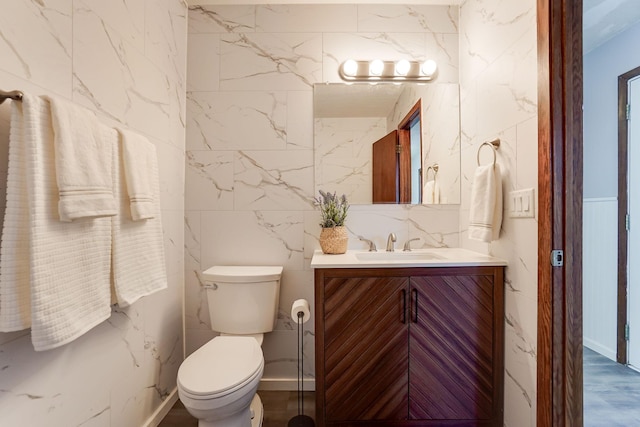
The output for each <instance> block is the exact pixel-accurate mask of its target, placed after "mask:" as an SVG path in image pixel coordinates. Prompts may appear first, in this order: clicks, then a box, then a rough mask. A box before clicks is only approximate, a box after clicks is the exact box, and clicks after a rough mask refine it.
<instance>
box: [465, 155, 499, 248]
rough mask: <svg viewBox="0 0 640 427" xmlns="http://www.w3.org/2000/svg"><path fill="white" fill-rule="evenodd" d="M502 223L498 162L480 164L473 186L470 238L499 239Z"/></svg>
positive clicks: (488, 240) (487, 240)
mask: <svg viewBox="0 0 640 427" xmlns="http://www.w3.org/2000/svg"><path fill="white" fill-rule="evenodd" d="M501 225H502V178H501V175H500V167H499V166H498V165H497V164H496V165H494V164H489V165H484V166H479V167H478V168H477V169H476V172H475V175H474V177H473V184H472V186H471V211H470V213H469V238H470V239H474V240H480V241H483V242H491V241H492V240H497V239H498V237H499V235H500V227H501Z"/></svg>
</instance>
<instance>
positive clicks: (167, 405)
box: [142, 387, 178, 427]
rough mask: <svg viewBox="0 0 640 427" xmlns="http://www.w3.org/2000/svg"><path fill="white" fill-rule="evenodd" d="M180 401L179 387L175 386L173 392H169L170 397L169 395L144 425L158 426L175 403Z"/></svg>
mask: <svg viewBox="0 0 640 427" xmlns="http://www.w3.org/2000/svg"><path fill="white" fill-rule="evenodd" d="M177 401H178V387H176V388H174V389H173V391H172V392H171V393H169V397H167V398H166V399H165V400H164V402H162V404H161V405H160V406H159V407H158V409H156V410H155V412H154V413H153V414H151V416H150V417H149V419H148V420H147V422H146V423H144V424H143V425H142V426H143V427H158V424H160V421H162V420H163V419H164V417H166V416H167V414H168V413H169V411H170V410H171V408H173V405H174V404H175V403H176V402H177Z"/></svg>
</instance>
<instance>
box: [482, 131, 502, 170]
mask: <svg viewBox="0 0 640 427" xmlns="http://www.w3.org/2000/svg"><path fill="white" fill-rule="evenodd" d="M485 145H486V146H488V147H491V149H492V150H493V166H495V165H496V160H497V154H496V153H497V151H498V148H499V147H500V138H496V139H494V140H492V141H485V142H483V143H482V144H480V147H478V154H477V156H476V160H477V162H478V166H480V151H481V150H482V147H484V146H485Z"/></svg>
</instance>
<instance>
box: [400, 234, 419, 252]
mask: <svg viewBox="0 0 640 427" xmlns="http://www.w3.org/2000/svg"><path fill="white" fill-rule="evenodd" d="M415 240H420V238H419V237H416V238H413V239H409V240H407V241H406V242H404V249H402V250H403V251H405V252H411V242H413V241H415Z"/></svg>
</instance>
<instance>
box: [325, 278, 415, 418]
mask: <svg viewBox="0 0 640 427" xmlns="http://www.w3.org/2000/svg"><path fill="white" fill-rule="evenodd" d="M408 282H409V279H408V278H406V277H329V278H325V280H324V313H323V319H324V334H323V335H324V396H323V397H324V399H323V400H324V402H325V407H324V414H325V417H324V421H325V423H326V424H331V423H332V422H339V421H349V420H360V421H373V420H406V419H407V399H408V398H407V382H408V379H407V374H408V367H407V363H408V362H407V361H408V345H407V342H408V328H407V325H406V323H405V322H406V320H407V319H406V311H404V310H403V308H404V306H405V305H406V303H405V300H404V298H405V297H406V292H407V287H408ZM321 410H322V409H321Z"/></svg>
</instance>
